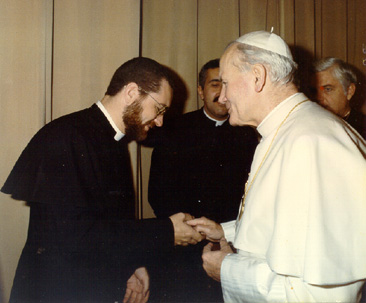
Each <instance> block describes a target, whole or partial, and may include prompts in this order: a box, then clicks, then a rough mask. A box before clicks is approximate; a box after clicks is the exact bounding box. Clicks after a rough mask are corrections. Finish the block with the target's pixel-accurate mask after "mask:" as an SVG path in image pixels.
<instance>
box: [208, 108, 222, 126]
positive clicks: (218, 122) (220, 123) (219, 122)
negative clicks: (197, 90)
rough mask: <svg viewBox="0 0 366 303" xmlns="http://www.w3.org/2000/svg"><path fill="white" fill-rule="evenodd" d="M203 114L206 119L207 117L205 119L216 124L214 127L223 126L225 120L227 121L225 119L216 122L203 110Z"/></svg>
mask: <svg viewBox="0 0 366 303" xmlns="http://www.w3.org/2000/svg"><path fill="white" fill-rule="evenodd" d="M203 112H204V114H205V115H206V117H207V118H209V119H210V120H212V121H214V122H216V125H215V126H221V125H223V124H224V123H225V122H226V120H227V118H226V119H225V120H222V121H219V120H216V119H214V118H211V117H210V116H209V115H208V114H207V113H206V111H205V109H203Z"/></svg>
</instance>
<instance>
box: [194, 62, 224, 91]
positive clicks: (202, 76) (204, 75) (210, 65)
mask: <svg viewBox="0 0 366 303" xmlns="http://www.w3.org/2000/svg"><path fill="white" fill-rule="evenodd" d="M219 66H220V59H213V60H210V61H208V62H207V63H206V64H205V65H203V66H202V68H201V70H200V73H199V75H198V85H199V86H201V87H202V89H204V88H205V82H206V79H207V70H209V69H213V68H218V67H219Z"/></svg>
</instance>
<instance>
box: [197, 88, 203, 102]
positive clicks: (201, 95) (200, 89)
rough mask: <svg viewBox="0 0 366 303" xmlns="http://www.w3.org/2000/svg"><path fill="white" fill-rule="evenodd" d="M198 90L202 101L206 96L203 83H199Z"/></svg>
mask: <svg viewBox="0 0 366 303" xmlns="http://www.w3.org/2000/svg"><path fill="white" fill-rule="evenodd" d="M197 92H198V94H199V96H200V98H201V99H202V101H203V100H204V96H203V88H202V86H201V85H199V86H198V87H197Z"/></svg>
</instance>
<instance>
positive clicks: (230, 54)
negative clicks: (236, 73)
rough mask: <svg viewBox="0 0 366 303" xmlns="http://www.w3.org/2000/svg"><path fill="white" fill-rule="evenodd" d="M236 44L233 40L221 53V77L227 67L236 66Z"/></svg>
mask: <svg viewBox="0 0 366 303" xmlns="http://www.w3.org/2000/svg"><path fill="white" fill-rule="evenodd" d="M237 45H238V43H237V42H234V43H233V44H232V45H230V46H229V47H228V48H227V49H226V50H225V52H224V53H223V54H222V56H221V58H220V77H222V76H223V74H225V73H226V72H227V71H228V70H229V69H231V68H237V64H235V62H236V60H238V54H237V52H238V49H237Z"/></svg>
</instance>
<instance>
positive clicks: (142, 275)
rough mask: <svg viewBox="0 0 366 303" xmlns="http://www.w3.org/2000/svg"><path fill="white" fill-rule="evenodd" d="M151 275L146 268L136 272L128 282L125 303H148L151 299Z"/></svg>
mask: <svg viewBox="0 0 366 303" xmlns="http://www.w3.org/2000/svg"><path fill="white" fill-rule="evenodd" d="M149 284H150V279H149V274H148V273H147V270H146V268H145V267H140V268H138V269H136V270H135V272H134V273H133V274H132V276H131V277H130V278H129V279H128V280H127V288H126V294H125V297H124V298H123V303H146V302H147V300H148V299H149V295H150V290H149V287H150V286H149Z"/></svg>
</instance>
